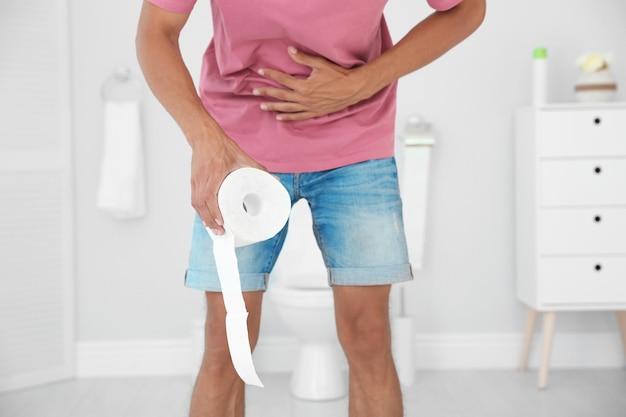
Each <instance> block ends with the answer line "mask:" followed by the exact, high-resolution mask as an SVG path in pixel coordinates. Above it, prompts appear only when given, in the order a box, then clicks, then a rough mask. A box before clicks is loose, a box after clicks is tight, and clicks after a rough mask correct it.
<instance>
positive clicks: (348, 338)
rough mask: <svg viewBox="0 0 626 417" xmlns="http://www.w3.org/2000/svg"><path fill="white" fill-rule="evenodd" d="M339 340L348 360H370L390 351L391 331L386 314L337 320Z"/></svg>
mask: <svg viewBox="0 0 626 417" xmlns="http://www.w3.org/2000/svg"><path fill="white" fill-rule="evenodd" d="M337 333H338V336H339V342H340V343H341V346H342V348H343V350H344V353H345V354H346V357H347V358H348V361H350V362H354V361H370V360H372V359H373V358H376V357H381V355H382V356H385V355H386V354H387V353H390V352H391V331H390V325H389V318H388V317H387V316H380V317H378V316H374V317H372V316H367V315H363V316H357V317H354V318H352V319H343V320H338V322H337Z"/></svg>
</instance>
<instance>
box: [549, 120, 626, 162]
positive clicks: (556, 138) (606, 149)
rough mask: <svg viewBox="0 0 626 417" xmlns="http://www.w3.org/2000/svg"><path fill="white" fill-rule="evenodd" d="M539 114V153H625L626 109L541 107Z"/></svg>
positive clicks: (576, 154)
mask: <svg viewBox="0 0 626 417" xmlns="http://www.w3.org/2000/svg"><path fill="white" fill-rule="evenodd" d="M539 117H540V118H539V125H538V127H539V130H538V132H539V147H540V149H541V151H540V154H541V155H542V156H557V157H558V156H594V155H597V156H603V155H626V109H597V110H596V109H580V110H561V111H544V112H542V113H541V114H540V116H539Z"/></svg>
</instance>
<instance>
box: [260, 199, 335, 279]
mask: <svg viewBox="0 0 626 417" xmlns="http://www.w3.org/2000/svg"><path fill="white" fill-rule="evenodd" d="M269 285H270V287H271V286H272V285H284V286H290V287H298V288H307V287H308V288H319V287H328V272H327V271H326V266H325V265H324V261H323V259H322V253H321V252H320V249H319V247H318V246H317V242H316V240H315V236H314V235H313V221H312V218H311V210H310V209H309V204H308V202H307V201H306V200H300V201H298V202H297V203H296V204H295V205H294V206H293V208H292V209H291V215H290V216H289V229H288V232H287V237H286V239H285V244H284V246H283V249H282V251H281V253H280V255H279V256H278V259H277V261H276V265H275V266H274V269H273V270H272V272H271V273H270V284H269Z"/></svg>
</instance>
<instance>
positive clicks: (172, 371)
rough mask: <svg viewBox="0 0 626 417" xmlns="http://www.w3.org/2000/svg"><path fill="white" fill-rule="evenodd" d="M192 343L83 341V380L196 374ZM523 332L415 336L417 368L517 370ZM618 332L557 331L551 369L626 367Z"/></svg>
mask: <svg viewBox="0 0 626 417" xmlns="http://www.w3.org/2000/svg"><path fill="white" fill-rule="evenodd" d="M197 339H198V338H197V337H195V338H192V339H191V340H186V339H182V340H146V341H116V342H110V341H93V342H79V343H78V344H77V352H76V358H77V363H76V370H77V376H78V377H108V376H138V375H193V374H194V373H195V372H196V371H197V368H198V366H199V360H200V356H201V349H202V348H201V345H199V344H198V342H197ZM536 339H537V340H536V341H535V343H534V345H533V347H532V349H531V354H530V360H529V367H530V368H536V367H537V366H538V364H539V357H540V338H539V336H536ZM521 345H522V336H521V335H519V334H500V333H497V334H430V335H418V336H416V337H415V338H414V344H413V348H414V364H415V365H414V366H415V368H416V369H514V368H516V367H517V365H518V362H519V355H520V352H521ZM297 354H298V341H297V340H296V339H295V338H292V337H283V336H280V337H275V336H268V337H261V339H260V340H259V343H258V345H257V349H256V351H255V353H254V362H255V365H256V368H257V371H258V372H260V373H273V372H288V371H290V370H291V369H293V366H294V364H295V361H296V357H297ZM624 364H625V362H624V351H623V349H622V342H621V339H620V336H619V334H618V333H570V334H567V333H557V334H556V335H555V336H554V342H553V349H552V355H551V362H550V368H551V369H558V368H613V367H622V366H624Z"/></svg>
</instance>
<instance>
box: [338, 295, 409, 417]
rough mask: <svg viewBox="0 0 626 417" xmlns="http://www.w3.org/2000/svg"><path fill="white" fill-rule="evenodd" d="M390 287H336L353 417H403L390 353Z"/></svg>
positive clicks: (339, 325)
mask: <svg viewBox="0 0 626 417" xmlns="http://www.w3.org/2000/svg"><path fill="white" fill-rule="evenodd" d="M390 287H391V286H389V285H381V286H372V287H350V286H335V287H333V290H334V295H335V316H336V321H337V333H338V335H339V341H340V342H341V346H342V347H343V350H344V352H345V354H346V357H347V358H348V365H349V366H350V399H349V404H350V405H349V409H350V412H349V414H350V417H380V416H385V417H402V415H403V411H402V392H401V389H400V383H399V381H398V375H397V373H396V368H395V365H394V363H393V357H392V354H391V329H390V323H389V290H390Z"/></svg>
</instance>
